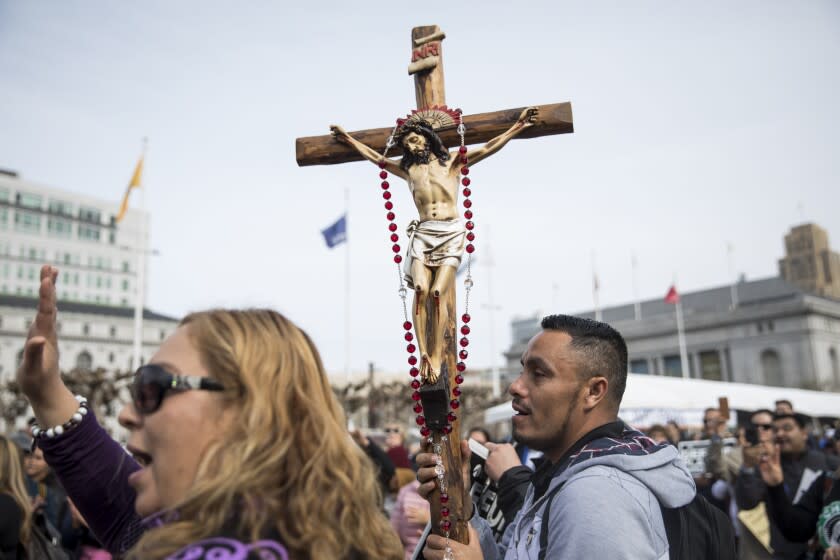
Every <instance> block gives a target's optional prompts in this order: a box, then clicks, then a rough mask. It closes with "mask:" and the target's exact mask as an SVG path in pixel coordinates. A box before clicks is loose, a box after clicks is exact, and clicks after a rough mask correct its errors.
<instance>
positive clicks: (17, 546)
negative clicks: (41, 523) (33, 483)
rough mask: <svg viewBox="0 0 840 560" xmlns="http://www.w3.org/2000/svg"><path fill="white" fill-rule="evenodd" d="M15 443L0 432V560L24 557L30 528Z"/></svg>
mask: <svg viewBox="0 0 840 560" xmlns="http://www.w3.org/2000/svg"><path fill="white" fill-rule="evenodd" d="M22 465H23V460H22V457H21V456H20V451H19V450H18V446H17V445H16V444H15V443H14V442H13V441H11V439H9V438H7V437H5V436H2V435H0V560H16V559H17V558H24V557H25V556H23V552H24V551H25V550H26V547H27V545H28V544H29V537H30V534H31V531H32V506H31V505H30V501H29V496H28V495H27V493H26V486H25V485H24V478H23V469H22Z"/></svg>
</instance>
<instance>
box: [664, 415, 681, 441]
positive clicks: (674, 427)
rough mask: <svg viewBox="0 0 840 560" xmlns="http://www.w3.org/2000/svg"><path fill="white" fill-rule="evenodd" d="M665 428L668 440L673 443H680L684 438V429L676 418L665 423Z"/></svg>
mask: <svg viewBox="0 0 840 560" xmlns="http://www.w3.org/2000/svg"><path fill="white" fill-rule="evenodd" d="M665 430H666V431H667V432H668V441H670V442H671V445H679V443H680V442H681V441H682V440H683V430H682V428H680V425H679V424H677V421H676V420H668V423H667V424H665Z"/></svg>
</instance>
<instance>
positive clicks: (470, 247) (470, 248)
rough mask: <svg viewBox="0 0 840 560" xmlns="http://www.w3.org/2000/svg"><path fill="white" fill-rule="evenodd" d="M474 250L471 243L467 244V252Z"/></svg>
mask: <svg viewBox="0 0 840 560" xmlns="http://www.w3.org/2000/svg"><path fill="white" fill-rule="evenodd" d="M474 252H475V246H473V244H472V243H470V244H468V245H467V253H474Z"/></svg>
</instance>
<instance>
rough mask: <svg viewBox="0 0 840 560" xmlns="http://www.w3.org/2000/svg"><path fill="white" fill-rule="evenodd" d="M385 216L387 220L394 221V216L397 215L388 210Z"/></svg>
mask: <svg viewBox="0 0 840 560" xmlns="http://www.w3.org/2000/svg"><path fill="white" fill-rule="evenodd" d="M385 217H386V218H388V221H389V222H393V221H394V218H396V217H397V215H396V214H394V213H393V212H388V213H387V214H385Z"/></svg>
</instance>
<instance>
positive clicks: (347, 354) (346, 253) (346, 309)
mask: <svg viewBox="0 0 840 560" xmlns="http://www.w3.org/2000/svg"><path fill="white" fill-rule="evenodd" d="M349 214H350V189H348V188H347V187H344V236H345V238H346V240H345V242H344V382H345V383H346V384H347V385H350V237H349V236H348V235H347V234H348V232H347V223H348V220H349Z"/></svg>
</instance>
